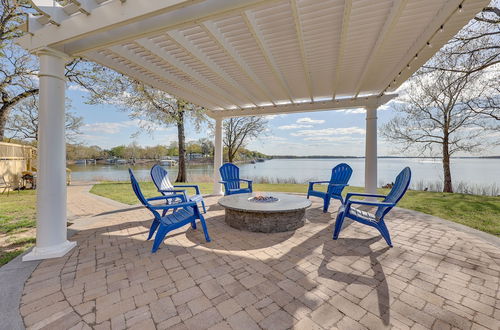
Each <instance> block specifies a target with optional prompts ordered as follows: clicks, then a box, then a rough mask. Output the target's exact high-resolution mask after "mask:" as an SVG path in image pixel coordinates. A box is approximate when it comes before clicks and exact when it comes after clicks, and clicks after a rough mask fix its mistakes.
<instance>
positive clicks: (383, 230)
mask: <svg viewBox="0 0 500 330" xmlns="http://www.w3.org/2000/svg"><path fill="white" fill-rule="evenodd" d="M410 179H411V170H410V168H409V167H405V168H404V169H403V170H402V171H401V172H400V173H399V174H398V176H397V177H396V181H395V183H394V185H393V186H392V189H391V191H390V192H389V194H387V196H386V195H378V194H358V193H348V194H347V196H346V198H345V201H344V203H343V204H342V206H341V207H340V208H339V212H338V214H337V219H336V220H335V230H334V231H333V239H337V238H338V237H339V233H340V230H341V229H342V223H343V222H344V219H345V218H346V217H347V218H350V219H352V220H354V221H357V222H359V223H362V224H365V225H368V226H371V227H374V228H376V229H377V230H378V231H379V232H380V234H382V237H383V238H384V239H385V241H386V242H387V244H388V245H389V246H390V247H392V242H391V236H390V234H389V230H388V229H387V226H386V225H385V222H384V217H385V215H386V214H387V213H389V211H390V210H391V209H392V208H393V207H394V206H396V204H397V203H398V202H399V200H400V199H401V198H402V197H403V195H404V194H405V192H406V190H407V189H408V186H409V185H410ZM352 196H362V197H376V198H384V199H383V200H382V201H370V200H357V199H351V197H352ZM354 204H357V205H368V206H377V210H376V211H375V214H372V213H369V212H366V211H363V210H360V209H358V208H356V207H354V206H352V205H354Z"/></svg>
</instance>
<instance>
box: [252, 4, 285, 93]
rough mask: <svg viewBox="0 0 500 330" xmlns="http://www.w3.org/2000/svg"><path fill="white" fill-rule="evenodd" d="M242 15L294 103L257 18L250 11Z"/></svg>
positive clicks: (268, 63) (263, 54) (275, 74)
mask: <svg viewBox="0 0 500 330" xmlns="http://www.w3.org/2000/svg"><path fill="white" fill-rule="evenodd" d="M242 17H243V21H244V22H245V24H246V26H247V28H248V30H249V31H250V33H251V34H252V36H253V37H254V39H255V42H256V43H257V45H259V49H260V51H261V53H262V56H263V57H264V60H265V61H266V63H267V65H268V66H269V68H271V71H272V72H273V74H274V77H275V78H276V80H277V81H278V82H279V84H280V87H281V88H282V89H283V91H284V92H285V93H286V95H287V96H288V99H289V100H290V101H291V102H292V103H293V97H292V93H291V91H290V88H289V87H288V84H287V83H286V81H285V78H283V75H282V74H281V71H280V70H279V68H278V65H277V64H276V62H275V61H274V58H273V57H272V55H271V52H270V51H269V49H267V46H266V45H265V43H264V41H263V40H264V37H263V36H262V34H261V33H260V31H259V30H258V24H257V22H255V18H254V17H253V15H252V14H251V13H250V12H249V11H245V12H243V14H242Z"/></svg>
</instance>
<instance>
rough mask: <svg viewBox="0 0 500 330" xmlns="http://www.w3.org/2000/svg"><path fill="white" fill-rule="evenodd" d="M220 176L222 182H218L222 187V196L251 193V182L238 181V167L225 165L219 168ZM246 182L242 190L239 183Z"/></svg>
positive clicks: (229, 164)
mask: <svg viewBox="0 0 500 330" xmlns="http://www.w3.org/2000/svg"><path fill="white" fill-rule="evenodd" d="M219 172H220V176H221V178H222V181H219V182H220V183H222V184H223V185H224V195H234V194H245V193H251V192H252V181H251V180H245V179H240V169H239V168H238V166H236V165H234V164H231V163H225V164H224V165H222V166H221V167H220V168H219ZM242 181H243V182H246V183H247V185H248V186H247V188H242V187H241V185H240V182H242Z"/></svg>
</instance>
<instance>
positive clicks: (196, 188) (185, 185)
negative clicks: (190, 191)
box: [174, 184, 200, 195]
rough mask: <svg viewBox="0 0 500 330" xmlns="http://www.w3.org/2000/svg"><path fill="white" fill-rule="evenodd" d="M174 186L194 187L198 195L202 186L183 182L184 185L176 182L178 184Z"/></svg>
mask: <svg viewBox="0 0 500 330" xmlns="http://www.w3.org/2000/svg"><path fill="white" fill-rule="evenodd" d="M174 187H176V188H194V190H195V191H196V195H199V194H200V187H198V185H195V184H182V185H179V184H176V185H174Z"/></svg>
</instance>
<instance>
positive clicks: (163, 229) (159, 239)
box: [151, 224, 168, 253]
mask: <svg viewBox="0 0 500 330" xmlns="http://www.w3.org/2000/svg"><path fill="white" fill-rule="evenodd" d="M167 233H168V227H167V226H165V225H161V224H160V228H158V231H157V232H156V236H155V240H154V242H153V248H152V249H151V252H152V253H155V252H156V251H157V250H158V248H159V247H160V244H161V243H163V240H164V239H165V236H167Z"/></svg>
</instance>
